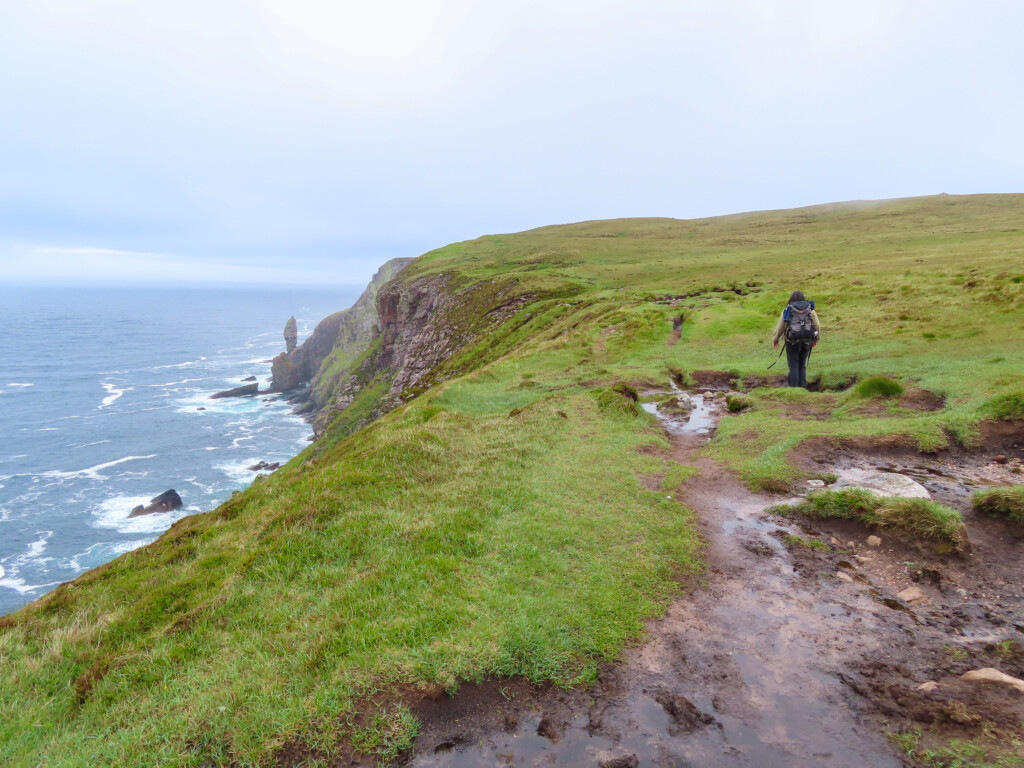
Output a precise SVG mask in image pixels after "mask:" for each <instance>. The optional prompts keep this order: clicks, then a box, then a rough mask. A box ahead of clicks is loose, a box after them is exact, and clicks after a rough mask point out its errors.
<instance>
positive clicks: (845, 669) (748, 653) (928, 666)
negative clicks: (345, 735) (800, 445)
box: [412, 395, 1024, 767]
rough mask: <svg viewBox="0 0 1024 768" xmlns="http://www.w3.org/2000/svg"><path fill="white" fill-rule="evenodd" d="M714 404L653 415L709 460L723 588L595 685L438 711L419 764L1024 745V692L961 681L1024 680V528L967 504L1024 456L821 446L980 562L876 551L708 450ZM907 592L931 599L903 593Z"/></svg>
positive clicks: (673, 616)
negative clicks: (896, 739) (945, 523)
mask: <svg viewBox="0 0 1024 768" xmlns="http://www.w3.org/2000/svg"><path fill="white" fill-rule="evenodd" d="M705 399H706V398H704V397H702V396H700V395H697V396H694V398H693V400H694V404H695V406H696V407H695V410H694V412H693V413H692V414H691V415H690V417H689V418H688V419H687V418H686V417H685V416H684V417H679V416H676V415H670V414H664V413H660V412H658V411H657V406H655V405H653V404H651V403H644V404H643V407H644V408H645V409H647V410H649V411H651V412H655V413H658V415H659V417H660V418H662V421H663V424H664V426H665V427H666V430H667V431H668V433H669V435H670V437H671V440H672V449H671V452H670V457H671V458H674V459H675V460H678V461H685V462H687V463H691V464H696V465H697V466H698V467H699V468H700V475H699V476H698V477H697V478H695V479H693V480H691V481H690V482H689V483H688V484H687V486H686V488H685V491H684V496H685V499H686V501H687V503H688V504H689V505H690V506H692V507H693V508H694V509H695V510H696V511H697V513H698V515H699V517H700V525H701V531H702V534H703V536H704V539H705V541H706V557H707V562H708V573H707V579H706V582H705V583H703V584H700V585H691V590H690V593H689V594H687V595H686V596H685V597H683V598H682V599H680V600H679V601H677V602H676V603H675V604H674V605H673V606H671V608H670V609H669V610H668V612H667V614H666V615H665V616H664V617H663V618H662V619H660V620H657V621H653V622H651V623H650V625H649V636H648V638H647V639H646V641H645V642H644V643H643V644H642V645H640V646H638V647H635V648H631V649H628V650H627V651H626V652H625V653H624V655H623V658H622V660H621V661H620V662H619V663H617V664H612V665H608V666H607V667H606V668H604V669H603V670H602V671H601V673H600V675H599V678H598V680H597V682H596V683H595V685H594V686H593V687H591V688H589V689H586V690H575V691H561V690H557V689H550V688H531V687H530V686H528V685H525V684H524V683H522V682H509V681H490V682H488V683H485V684H482V685H474V686H464V687H463V688H462V689H460V691H459V693H458V694H457V695H455V696H454V697H449V696H443V697H441V698H440V699H437V700H434V701H424V702H422V703H421V704H420V705H419V707H418V708H417V714H418V715H419V717H420V718H421V720H422V722H423V726H424V727H423V732H422V734H421V736H420V738H419V740H418V741H417V744H416V749H415V757H414V758H413V760H412V763H413V765H416V766H485V765H486V766H491V765H580V766H659V767H660V766H711V767H713V766H758V767H761V766H823V767H825V766H836V767H839V766H851V767H852V766H865V765H870V766H899V765H906V764H908V762H907V758H906V757H905V756H904V755H903V753H902V752H901V751H900V750H899V749H898V748H897V746H896V745H895V744H894V743H893V742H892V741H891V740H889V739H888V738H886V734H887V733H893V732H900V731H903V730H908V729H915V730H916V729H920V730H924V732H925V736H924V742H922V743H923V744H926V743H928V740H929V739H934V738H936V737H943V738H946V737H958V738H967V739H980V740H982V741H984V740H985V739H989V740H992V739H994V740H997V741H998V740H1000V739H1002V740H1003V741H1004V742H1005V743H1009V739H1011V738H1013V737H1018V738H1019V737H1020V736H1021V735H1024V726H1022V722H1024V697H1022V696H1021V695H1020V694H1019V693H1017V692H1016V691H1014V690H1013V689H1011V688H1009V687H1008V686H998V685H991V684H989V685H986V684H979V683H968V682H964V681H962V680H960V679H959V676H960V675H961V674H963V673H964V672H966V671H968V670H970V669H977V668H980V667H995V668H997V669H1001V670H1002V671H1004V672H1006V673H1007V674H1010V675H1014V676H1016V677H1021V676H1024V646H1022V645H1021V644H1020V643H1021V640H1024V596H1022V591H1021V584H1022V583H1024V563H1022V562H1021V558H1020V557H1019V552H1020V549H1019V548H1020V546H1022V541H1021V539H1022V537H1024V530H1020V529H1018V528H1014V527H1012V526H1010V525H1009V524H1006V523H1003V522H1000V521H996V520H991V519H988V518H978V517H976V516H974V515H973V514H972V513H970V511H969V510H968V509H967V499H968V495H969V492H970V489H971V488H972V487H973V485H974V484H975V483H977V484H982V483H991V482H1004V481H1006V477H1017V476H1016V475H1014V474H1013V473H1012V472H1011V471H1010V469H1011V467H1012V464H1011V462H1012V461H1013V460H1014V459H1015V458H1020V456H1018V455H1014V456H1008V457H1007V464H995V463H993V462H992V461H990V460H989V459H990V457H985V456H978V455H971V454H966V453H964V454H961V455H958V456H955V457H952V456H950V457H945V458H944V459H937V458H929V457H921V456H919V455H917V454H915V453H913V452H912V451H911V450H910V449H908V448H906V447H905V446H903V445H901V444H899V443H898V442H895V443H890V444H885V445H882V446H880V447H876V448H874V449H872V453H865V452H864V451H863V450H858V448H861V449H863V448H864V447H865V446H859V447H858V446H849V445H848V446H845V447H834V446H828V445H825V444H823V445H817V446H810V447H809V448H808V449H806V450H805V453H804V455H803V457H802V458H803V460H804V461H807V462H811V463H812V464H813V465H814V466H813V469H814V470H815V471H817V472H823V471H825V470H826V468H827V467H836V466H865V467H868V466H870V467H874V468H880V469H887V470H888V471H903V472H906V473H908V474H912V475H913V476H914V477H915V479H917V480H919V481H920V482H923V483H925V484H926V486H927V487H928V488H929V490H930V491H931V492H932V493H933V495H934V496H935V497H936V498H937V499H939V500H940V501H943V502H944V503H947V504H950V505H952V506H955V507H957V508H959V509H961V510H962V511H964V512H965V520H966V523H967V526H968V530H969V533H970V536H971V539H972V542H973V543H974V549H973V554H972V555H971V556H970V557H969V558H967V559H960V558H956V557H953V556H947V557H941V556H937V555H934V554H925V553H923V552H921V551H918V550H917V549H916V548H914V547H912V546H910V545H907V544H901V543H899V542H897V541H895V540H883V543H882V545H881V546H880V547H870V546H868V544H867V543H866V539H867V536H868V535H869V534H870V533H871V532H870V531H867V530H865V529H864V528H862V527H859V526H856V525H854V524H851V523H847V522H843V521H829V523H828V524H827V525H825V524H823V523H821V522H814V523H810V522H807V521H793V520H789V519H786V518H782V517H777V516H775V515H772V514H771V513H770V512H769V511H768V510H769V507H770V506H772V505H773V504H774V503H777V502H779V501H781V500H782V498H781V497H766V496H755V495H754V494H752V493H750V492H749V491H747V489H746V488H745V487H744V486H743V485H742V484H740V483H739V482H737V480H736V479H735V478H734V477H733V476H732V475H730V474H729V473H728V472H726V471H724V470H723V469H721V468H720V467H718V466H717V465H715V464H714V463H713V462H711V461H710V460H708V459H704V458H697V459H695V458H694V456H693V452H694V449H695V448H697V447H699V446H700V445H701V444H702V443H703V442H704V441H705V440H706V439H707V435H708V434H709V433H710V431H711V430H712V429H713V427H714V424H715V423H717V418H718V416H719V415H720V410H721V400H720V399H714V398H708V399H707V402H705ZM1018 479H1019V478H1018ZM650 480H651V482H652V483H653V480H654V479H653V478H651V479H650ZM840 574H842V575H840ZM908 586H917V587H918V588H920V589H921V590H922V592H923V593H924V595H925V600H924V601H917V600H915V602H914V604H913V605H911V604H908V603H906V602H904V600H902V599H900V598H899V597H897V594H898V593H899V592H901V591H902V590H904V589H906V588H907V587H908ZM928 681H931V682H934V683H936V685H935V686H928V687H929V688H931V690H928V691H923V690H918V686H919V685H920V684H922V683H925V682H928Z"/></svg>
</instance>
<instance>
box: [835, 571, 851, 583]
mask: <svg viewBox="0 0 1024 768" xmlns="http://www.w3.org/2000/svg"><path fill="white" fill-rule="evenodd" d="M836 578H837V579H839V580H840V581H845V582H847V583H848V584H852V583H853V577H852V576H850V574H848V573H843V572H842V571H836Z"/></svg>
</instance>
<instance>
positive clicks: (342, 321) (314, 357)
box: [270, 259, 412, 409]
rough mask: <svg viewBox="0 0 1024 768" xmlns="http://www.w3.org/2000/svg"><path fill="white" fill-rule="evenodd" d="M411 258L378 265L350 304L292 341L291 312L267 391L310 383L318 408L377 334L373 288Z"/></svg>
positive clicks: (315, 404)
mask: <svg viewBox="0 0 1024 768" xmlns="http://www.w3.org/2000/svg"><path fill="white" fill-rule="evenodd" d="M411 261H412V259H392V260H391V261H389V262H388V263H387V264H385V265H384V266H382V267H381V268H380V269H379V270H377V273H376V274H375V275H374V276H373V279H372V280H371V281H370V284H369V285H368V286H367V288H366V290H365V291H363V294H362V296H360V297H359V299H358V300H357V301H356V303H355V304H353V305H352V306H351V307H349V308H348V309H343V310H342V311H340V312H335V313H334V314H333V315H330V316H329V317H326V318H324V319H323V320H321V321H320V322H319V323H317V326H316V328H314V329H313V333H312V334H311V335H310V337H309V338H308V339H306V340H305V341H304V342H302V344H300V345H299V346H297V347H294V346H291V345H290V344H289V341H288V339H289V333H288V332H289V328H291V329H294V318H292V319H290V320H289V321H288V324H287V325H286V326H285V344H286V345H289V348H288V351H286V352H283V353H281V354H280V355H278V356H277V357H275V358H274V360H273V363H272V365H271V377H272V378H271V384H270V389H271V391H272V392H290V391H293V390H296V389H298V388H300V387H302V386H305V385H307V384H309V385H310V395H309V397H310V400H311V401H312V402H313V405H314V408H315V409H319V408H322V407H323V406H324V405H325V404H326V402H327V400H329V399H330V396H331V394H332V393H333V390H334V387H335V385H336V384H337V382H338V380H339V379H340V378H341V377H342V376H343V375H344V374H345V373H347V372H348V369H349V368H351V366H352V364H353V363H354V362H355V361H356V359H357V358H358V357H359V356H360V355H361V354H362V353H363V352H365V351H366V349H367V348H368V347H369V346H370V344H371V343H372V342H373V340H374V339H375V338H376V337H377V336H378V335H379V334H380V318H379V317H378V316H377V303H376V299H377V293H378V291H380V289H381V288H382V287H383V286H384V285H385V284H386V283H387V282H388V281H390V280H391V279H392V278H394V277H395V276H396V275H397V274H398V273H399V272H401V271H402V270H403V269H405V267H406V266H407V265H408V264H409V263H410V262H411ZM292 338H293V339H294V338H295V337H294V336H293V337H292Z"/></svg>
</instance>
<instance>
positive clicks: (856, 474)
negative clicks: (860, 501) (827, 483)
mask: <svg viewBox="0 0 1024 768" xmlns="http://www.w3.org/2000/svg"><path fill="white" fill-rule="evenodd" d="M836 474H837V475H838V478H839V479H838V480H836V482H835V483H833V484H832V490H834V491H839V490H843V489H850V488H860V489H863V490H865V491H869V492H870V493H873V494H874V495H875V496H898V497H901V498H904V499H930V498H931V494H930V493H928V489H927V488H925V487H924V486H923V485H921V484H920V483H919V482H917V481H916V480H911V479H910V478H909V477H907V476H906V475H900V474H897V473H895V472H880V471H876V470H868V469H841V470H838V471H837V473H836Z"/></svg>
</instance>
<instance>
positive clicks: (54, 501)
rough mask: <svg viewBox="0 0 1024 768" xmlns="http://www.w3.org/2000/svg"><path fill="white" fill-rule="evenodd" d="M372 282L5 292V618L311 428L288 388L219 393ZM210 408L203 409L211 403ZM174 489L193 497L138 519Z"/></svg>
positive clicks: (209, 501) (210, 501)
mask: <svg viewBox="0 0 1024 768" xmlns="http://www.w3.org/2000/svg"><path fill="white" fill-rule="evenodd" d="M359 292H360V289H359V288H355V287H352V288H349V287H339V288H334V289H331V290H325V289H323V288H316V289H313V288H288V289H276V288H275V289H258V288H250V289H244V288H218V289H215V288H157V287H145V288H138V287H133V288H127V287H119V288H39V287H31V288H28V287H0V614H3V613H9V612H10V611H12V610H15V609H17V608H19V607H21V606H22V605H24V604H26V603H27V602H30V601H31V600H34V599H36V598H37V597H39V596H41V595H43V594H45V593H46V592H48V591H50V590H51V589H53V588H55V587H56V586H57V585H58V584H60V583H61V582H63V581H67V580H69V579H73V578H74V577H75V576H77V575H78V574H80V573H82V572H83V571H85V570H87V569H89V568H94V567H96V566H98V565H101V564H103V563H105V562H107V561H109V560H112V559H113V558H115V557H117V556H118V555H120V554H122V553H124V552H128V551H130V550H132V549H135V548H136V547H140V546H142V545H144V544H147V543H149V542H151V541H153V540H154V539H156V538H157V537H158V536H159V535H160V534H161V533H162V532H163V531H165V530H167V528H169V527H170V525H171V524H172V523H173V522H174V521H175V520H177V519H179V518H181V517H183V516H184V515H191V514H197V513H202V512H207V511H209V510H211V509H213V508H215V507H216V506H217V505H218V504H220V503H221V502H222V501H224V500H225V499H226V498H228V496H230V495H231V493H232V492H233V491H236V490H239V489H241V488H244V487H245V486H246V485H248V484H249V483H250V482H251V481H252V479H253V478H254V477H255V476H256V473H255V472H253V471H251V470H249V469H248V467H250V466H252V465H253V464H255V463H256V462H257V461H260V460H263V461H270V462H275V461H277V462H284V461H286V460H288V459H290V458H291V457H293V456H294V455H295V454H297V453H298V452H299V451H301V450H302V449H303V448H304V447H305V446H306V445H308V439H309V437H310V435H311V434H312V431H311V429H310V427H309V425H308V424H306V423H305V422H304V421H303V420H302V419H300V418H299V417H297V416H295V415H294V414H292V413H291V410H292V406H291V405H289V404H288V403H286V402H284V400H282V399H280V398H278V397H276V396H264V395H261V396H258V397H256V398H230V399H221V400H210V399H209V396H210V395H211V394H213V393H214V392H217V391H220V390H224V389H228V388H230V387H234V386H239V385H240V384H242V383H243V382H242V379H244V378H245V377H247V376H256V377H257V378H258V380H259V382H260V388H261V389H263V388H265V387H266V385H267V384H268V383H269V377H270V359H271V358H272V357H273V356H274V355H276V354H278V353H279V352H282V351H283V350H284V339H283V336H282V331H283V329H284V324H285V321H286V320H287V319H288V317H289V316H290V315H293V314H294V315H295V318H296V320H297V322H298V327H299V340H300V342H301V340H302V339H303V338H305V336H307V335H308V334H309V333H310V332H312V330H313V327H314V326H315V325H316V323H317V322H319V321H320V320H321V319H322V318H324V317H325V316H327V315H328V314H330V313H332V312H336V311H337V310H339V309H344V308H345V307H348V306H350V305H351V304H352V303H353V302H354V301H355V299H356V298H357V297H358V295H359ZM201 409H202V410H201ZM169 488H174V489H175V490H176V491H178V493H179V494H180V495H181V498H182V501H183V502H184V507H183V508H182V509H179V510H177V511H175V512H171V513H165V514H156V515H147V516H143V517H138V518H134V519H131V520H129V519H127V516H128V513H129V512H130V511H131V509H132V507H134V506H135V505H136V504H144V503H146V502H147V501H148V500H149V499H151V498H152V497H154V496H156V495H157V494H159V493H162V492H163V491H165V490H167V489H169Z"/></svg>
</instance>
